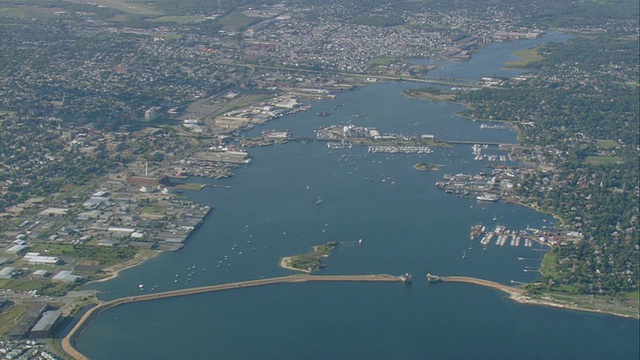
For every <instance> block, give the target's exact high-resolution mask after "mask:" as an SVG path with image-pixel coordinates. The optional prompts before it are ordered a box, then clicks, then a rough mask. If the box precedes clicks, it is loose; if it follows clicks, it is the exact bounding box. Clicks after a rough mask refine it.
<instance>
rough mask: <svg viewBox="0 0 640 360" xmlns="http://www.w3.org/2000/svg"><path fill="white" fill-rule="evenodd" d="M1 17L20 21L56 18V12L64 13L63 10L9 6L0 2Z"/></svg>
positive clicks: (32, 6) (33, 6) (34, 6)
mask: <svg viewBox="0 0 640 360" xmlns="http://www.w3.org/2000/svg"><path fill="white" fill-rule="evenodd" d="M0 4H1V5H2V7H0V17H12V18H19V19H45V18H52V17H54V16H55V15H54V13H55V12H56V11H64V9H62V8H53V7H52V8H45V7H40V6H36V5H9V4H3V3H1V2H0Z"/></svg>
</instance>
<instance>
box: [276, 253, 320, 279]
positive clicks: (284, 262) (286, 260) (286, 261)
mask: <svg viewBox="0 0 640 360" xmlns="http://www.w3.org/2000/svg"><path fill="white" fill-rule="evenodd" d="M314 247H315V246H314ZM290 264H291V256H285V257H283V258H282V259H280V263H279V266H280V267H281V268H283V269H287V270H291V271H299V272H303V273H305V274H311V271H309V270H306V269H298V268H295V267H293V266H291V265H290Z"/></svg>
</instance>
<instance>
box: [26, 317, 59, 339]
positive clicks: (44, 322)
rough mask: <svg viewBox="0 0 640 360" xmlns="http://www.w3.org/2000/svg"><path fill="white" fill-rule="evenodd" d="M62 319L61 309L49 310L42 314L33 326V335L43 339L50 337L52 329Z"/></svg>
mask: <svg viewBox="0 0 640 360" xmlns="http://www.w3.org/2000/svg"><path fill="white" fill-rule="evenodd" d="M61 319H62V312H61V311H60V310H49V311H45V312H44V313H43V314H42V317H41V318H40V320H38V322H37V323H36V324H35V325H33V327H32V328H31V337H32V338H35V339H42V338H46V337H49V336H50V335H51V331H52V330H53V329H54V328H55V326H56V325H57V324H58V323H59V322H60V320H61Z"/></svg>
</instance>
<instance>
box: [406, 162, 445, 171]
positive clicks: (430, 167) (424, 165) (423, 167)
mask: <svg viewBox="0 0 640 360" xmlns="http://www.w3.org/2000/svg"><path fill="white" fill-rule="evenodd" d="M441 167H442V165H439V164H429V163H425V162H419V163H417V164H415V165H413V168H414V169H416V170H420V171H427V170H438V169H439V168H441Z"/></svg>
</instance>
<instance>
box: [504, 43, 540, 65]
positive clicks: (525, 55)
mask: <svg viewBox="0 0 640 360" xmlns="http://www.w3.org/2000/svg"><path fill="white" fill-rule="evenodd" d="M513 55H515V56H517V57H519V58H520V59H519V60H516V61H511V62H508V63H507V66H506V67H507V68H525V67H527V66H529V65H530V64H531V63H534V62H537V61H540V60H542V59H544V57H542V55H540V54H539V53H538V48H537V47H534V48H531V49H525V50H520V51H516V52H515V53H513Z"/></svg>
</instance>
